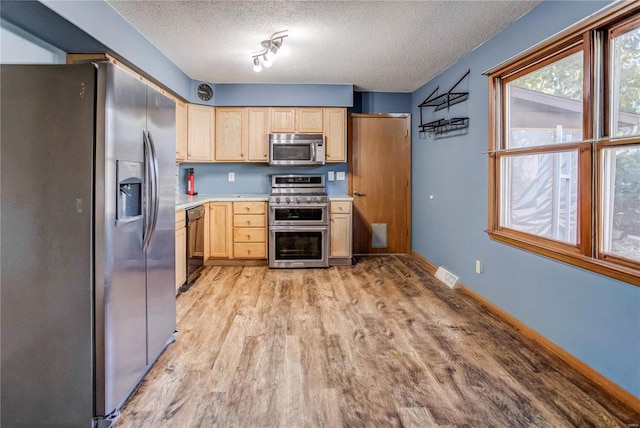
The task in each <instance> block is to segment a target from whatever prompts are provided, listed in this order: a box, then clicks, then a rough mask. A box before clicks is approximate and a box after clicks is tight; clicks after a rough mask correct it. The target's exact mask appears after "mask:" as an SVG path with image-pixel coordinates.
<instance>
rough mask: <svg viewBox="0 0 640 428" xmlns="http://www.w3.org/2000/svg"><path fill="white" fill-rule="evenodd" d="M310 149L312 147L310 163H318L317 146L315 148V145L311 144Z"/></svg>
mask: <svg viewBox="0 0 640 428" xmlns="http://www.w3.org/2000/svg"><path fill="white" fill-rule="evenodd" d="M311 147H313V158H312V162H317V161H318V146H316V144H315V143H313V144H311Z"/></svg>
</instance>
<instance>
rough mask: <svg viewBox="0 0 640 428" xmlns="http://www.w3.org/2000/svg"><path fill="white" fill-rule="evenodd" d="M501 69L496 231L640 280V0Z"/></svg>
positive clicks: (492, 198)
mask: <svg viewBox="0 0 640 428" xmlns="http://www.w3.org/2000/svg"><path fill="white" fill-rule="evenodd" d="M489 78H490V79H489V80H490V111H491V119H490V122H491V131H490V147H489V171H490V193H489V228H488V233H489V235H490V236H491V238H492V239H494V240H497V241H501V242H504V243H507V244H510V245H514V246H517V247H521V248H524V249H527V250H529V251H534V252H537V253H540V254H543V255H545V256H548V257H553V258H556V259H558V260H561V261H564V262H568V263H572V264H575V265H578V266H581V267H584V268H587V269H591V270H594V271H596V272H599V273H603V274H605V275H609V276H612V277H615V278H618V279H621V280H624V281H627V282H631V283H633V284H636V285H640V7H638V6H637V4H633V3H624V4H618V5H614V6H612V7H610V8H608V9H607V10H606V11H605V12H604V13H603V14H602V15H601V16H600V17H595V18H594V19H592V20H591V21H589V22H584V23H581V24H580V27H579V28H574V29H572V30H570V31H568V32H566V33H565V34H563V35H560V36H558V37H556V38H554V39H553V40H551V41H549V42H548V43H546V44H545V45H544V46H540V47H536V48H535V49H533V50H531V51H530V52H527V53H525V54H523V55H522V56H520V57H519V58H516V59H514V60H512V61H510V62H509V63H507V64H503V65H501V66H499V68H497V69H495V70H493V71H491V72H490V74H489Z"/></svg>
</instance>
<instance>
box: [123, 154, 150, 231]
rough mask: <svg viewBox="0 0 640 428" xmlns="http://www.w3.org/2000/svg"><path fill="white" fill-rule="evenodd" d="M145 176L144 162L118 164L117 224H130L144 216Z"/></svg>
mask: <svg viewBox="0 0 640 428" xmlns="http://www.w3.org/2000/svg"><path fill="white" fill-rule="evenodd" d="M143 174H144V168H143V164H142V162H127V161H120V160H119V161H118V162H117V180H118V202H117V207H116V221H117V222H130V221H134V220H137V219H138V218H140V217H141V216H142V189H143V184H144V180H143Z"/></svg>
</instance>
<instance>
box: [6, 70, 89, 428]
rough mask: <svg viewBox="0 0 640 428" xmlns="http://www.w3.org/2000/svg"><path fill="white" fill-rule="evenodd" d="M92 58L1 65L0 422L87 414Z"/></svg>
mask: <svg viewBox="0 0 640 428" xmlns="http://www.w3.org/2000/svg"><path fill="white" fill-rule="evenodd" d="M95 80H96V71H95V67H93V66H92V65H81V66H78V65H73V66H66V65H26V66H25V65H2V66H1V68H0V87H2V97H0V109H1V110H2V115H1V116H0V128H1V129H2V140H1V141H2V143H1V144H2V145H1V148H0V152H1V156H0V158H1V165H0V171H1V181H2V192H1V193H0V210H1V213H2V215H1V216H0V218H1V223H0V228H1V229H2V251H1V252H0V275H1V279H0V281H1V282H2V287H1V295H0V305H1V307H0V329H1V330H0V336H1V337H2V346H1V347H0V356H1V358H0V380H1V381H2V386H1V388H0V393H1V395H0V397H1V399H0V403H1V405H0V414H2V426H3V427H4V426H6V427H38V426H47V427H53V426H65V427H88V426H91V419H92V417H93V324H92V321H93V318H92V316H93V305H92V297H93V296H92V280H93V241H92V238H93V237H92V226H93V224H92V223H93V212H92V207H93V200H92V190H93V154H94V153H93V150H94V137H95V134H94V118H95V116H94V114H95V111H94V108H95V104H94V96H93V94H94V92H95Z"/></svg>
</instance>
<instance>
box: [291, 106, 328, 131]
mask: <svg viewBox="0 0 640 428" xmlns="http://www.w3.org/2000/svg"><path fill="white" fill-rule="evenodd" d="M296 132H298V133H300V134H310V133H322V109H321V108H297V109H296Z"/></svg>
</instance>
